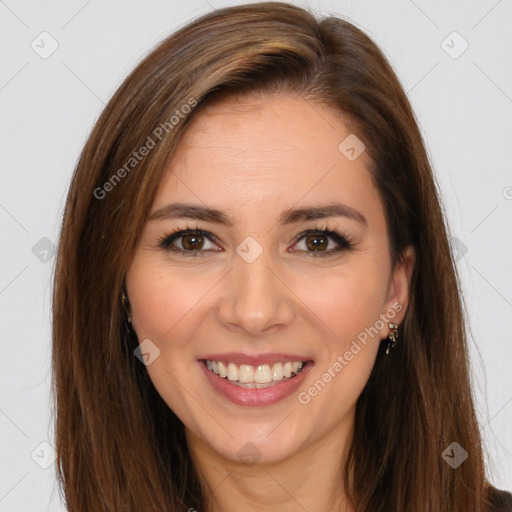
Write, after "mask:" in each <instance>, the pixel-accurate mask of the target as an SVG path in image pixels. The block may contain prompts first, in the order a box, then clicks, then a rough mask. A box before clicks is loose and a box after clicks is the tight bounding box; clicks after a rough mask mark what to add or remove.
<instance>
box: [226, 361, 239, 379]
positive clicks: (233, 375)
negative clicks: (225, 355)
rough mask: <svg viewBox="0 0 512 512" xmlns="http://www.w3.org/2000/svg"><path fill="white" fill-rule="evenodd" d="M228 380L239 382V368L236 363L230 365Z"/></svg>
mask: <svg viewBox="0 0 512 512" xmlns="http://www.w3.org/2000/svg"><path fill="white" fill-rule="evenodd" d="M228 380H238V368H237V366H236V364H235V363H229V364H228Z"/></svg>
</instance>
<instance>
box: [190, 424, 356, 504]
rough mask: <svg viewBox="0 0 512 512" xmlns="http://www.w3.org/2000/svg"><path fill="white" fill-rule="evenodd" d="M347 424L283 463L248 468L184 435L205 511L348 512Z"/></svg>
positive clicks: (196, 439) (202, 442)
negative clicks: (346, 481) (345, 479)
mask: <svg viewBox="0 0 512 512" xmlns="http://www.w3.org/2000/svg"><path fill="white" fill-rule="evenodd" d="M351 419H353V418H351ZM347 423H348V424H347V425H342V426H338V427H337V428H336V429H335V430H334V431H332V432H331V433H329V434H328V435H327V436H326V437H324V438H323V439H321V440H318V441H316V442H314V443H311V444H309V445H307V446H304V447H301V449H299V450H297V452H296V453H294V454H293V455H292V456H290V457H288V458H285V459H281V460H279V461H267V462H265V461H261V462H260V461H258V462H256V463H254V464H252V465H248V464H244V463H242V462H240V461H234V460H231V459H226V458H225V457H223V456H222V455H221V454H219V453H217V452H214V451H213V450H212V448H211V447H210V445H208V444H207V443H205V442H204V441H203V440H202V439H199V438H198V437H196V436H195V434H193V433H192V432H191V431H190V430H188V429H186V437H187V444H188V447H189V451H190V455H191V457H192V460H193V462H194V465H195V468H196V471H197V473H198V475H199V479H200V481H201V485H202V486H203V489H205V495H206V504H205V506H206V511H207V512H235V511H236V512H239V511H240V510H244V512H256V511H257V512H266V511H269V512H270V511H272V512H273V511H275V510H276V509H278V510H279V511H281V512H292V511H293V512H296V511H297V510H307V511H308V512H316V511H318V512H324V511H325V510H329V511H332V512H353V509H352V508H351V507H350V506H349V504H348V501H347V498H346V495H345V491H344V485H343V468H344V466H345V458H346V457H345V455H346V448H347V447H348V442H349V440H350V439H351V432H352V430H351V426H352V425H353V422H352V423H349V422H347Z"/></svg>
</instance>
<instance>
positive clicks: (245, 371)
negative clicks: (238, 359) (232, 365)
mask: <svg viewBox="0 0 512 512" xmlns="http://www.w3.org/2000/svg"><path fill="white" fill-rule="evenodd" d="M238 380H239V381H240V382H243V383H245V384H246V383H248V382H254V368H253V367H252V366H250V365H248V364H241V365H240V368H239V370H238Z"/></svg>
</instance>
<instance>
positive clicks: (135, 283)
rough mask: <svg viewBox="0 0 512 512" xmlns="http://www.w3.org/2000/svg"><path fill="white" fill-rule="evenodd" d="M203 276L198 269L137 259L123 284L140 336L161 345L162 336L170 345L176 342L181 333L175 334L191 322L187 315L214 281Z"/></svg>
mask: <svg viewBox="0 0 512 512" xmlns="http://www.w3.org/2000/svg"><path fill="white" fill-rule="evenodd" d="M205 277H206V276H205V275H201V273H200V272H197V271H195V272H194V271H193V270H188V269H183V270H180V272H175V271H173V270H171V269H169V268H168V267H164V266H162V265H158V264H154V263H151V262H150V261H144V260H142V259H140V260H137V259H136V260H135V261H134V262H133V263H132V266H131V267H130V269H129V271H128V273H127V276H126V288H127V292H128V296H129V299H130V305H131V311H132V314H131V317H132V325H133V328H134V329H135V331H136V333H137V336H138V338H139V340H142V339H145V338H150V339H154V340H155V341H156V342H157V343H158V342H161V343H159V345H162V346H163V342H164V340H166V339H169V337H171V338H172V339H173V345H176V344H179V340H180V339H182V338H183V336H179V335H177V334H178V333H180V332H181V331H183V329H184V328H185V327H186V326H187V325H188V324H189V323H190V322H188V321H187V319H188V318H189V317H191V316H193V312H194V308H195V307H196V306H197V305H198V304H199V303H200V302H201V300H202V298H203V297H204V296H205V294H206V293H207V292H208V290H209V289H210V288H211V287H212V285H213V284H214V280H213V279H208V278H205ZM210 281H212V282H211V283H210ZM182 334H183V333H182ZM174 340H176V343H174Z"/></svg>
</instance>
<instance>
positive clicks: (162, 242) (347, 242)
mask: <svg viewBox="0 0 512 512" xmlns="http://www.w3.org/2000/svg"><path fill="white" fill-rule="evenodd" d="M186 235H201V236H204V237H206V238H208V239H209V240H210V242H214V241H215V239H216V238H217V237H215V235H212V233H210V232H208V231H203V230H202V229H197V228H191V227H189V226H187V227H186V229H176V230H174V231H171V232H170V233H167V234H166V235H164V236H163V237H162V238H160V239H159V240H158V245H159V247H162V248H163V249H165V250H167V251H172V252H174V253H177V254H180V255H182V256H185V257H197V256H199V255H201V256H203V255H204V253H206V252H210V251H202V250H198V251H195V250H191V251H186V250H184V249H179V248H177V247H174V246H173V245H171V244H172V242H174V241H175V240H177V239H179V238H181V237H182V236H186ZM312 235H319V236H325V237H327V238H332V239H333V240H334V241H335V242H336V243H337V244H338V247H337V248H335V249H331V250H330V251H328V252H326V251H300V252H305V253H306V254H307V255H308V256H309V257H313V258H316V257H327V256H332V255H334V254H337V253H339V252H341V251H349V250H351V249H353V248H354V243H353V242H352V240H351V239H350V237H348V236H347V235H345V234H342V233H340V232H339V231H337V230H335V229H328V228H322V229H308V230H306V231H303V232H302V233H299V234H298V235H297V236H296V237H295V238H294V245H295V244H297V243H298V242H300V241H301V240H302V239H303V238H306V237H307V236H312Z"/></svg>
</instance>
